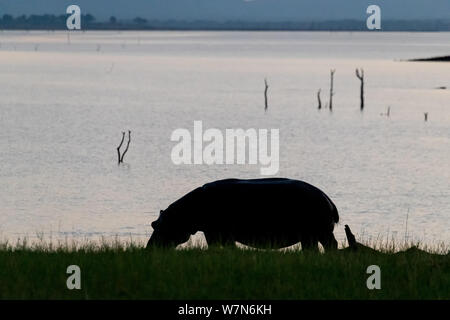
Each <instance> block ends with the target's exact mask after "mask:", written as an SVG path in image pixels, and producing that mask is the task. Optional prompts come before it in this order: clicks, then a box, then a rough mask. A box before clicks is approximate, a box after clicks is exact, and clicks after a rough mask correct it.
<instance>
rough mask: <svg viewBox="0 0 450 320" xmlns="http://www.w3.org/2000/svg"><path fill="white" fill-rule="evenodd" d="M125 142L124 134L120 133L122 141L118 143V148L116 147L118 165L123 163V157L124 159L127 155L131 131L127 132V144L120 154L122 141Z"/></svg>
mask: <svg viewBox="0 0 450 320" xmlns="http://www.w3.org/2000/svg"><path fill="white" fill-rule="evenodd" d="M124 140H125V132H124V131H122V140H121V141H120V144H119V146H118V147H117V161H118V164H121V163H122V162H123V157H125V153H127V151H128V148H129V147H130V142H131V131H130V130H128V142H127V147H126V148H125V151H124V152H123V153H122V154H120V148H121V147H122V144H123V141H124Z"/></svg>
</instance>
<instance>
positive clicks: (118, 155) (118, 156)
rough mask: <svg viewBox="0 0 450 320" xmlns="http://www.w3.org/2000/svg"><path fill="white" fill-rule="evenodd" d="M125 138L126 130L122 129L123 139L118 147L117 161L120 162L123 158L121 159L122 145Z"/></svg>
mask: <svg viewBox="0 0 450 320" xmlns="http://www.w3.org/2000/svg"><path fill="white" fill-rule="evenodd" d="M124 139H125V132H124V131H122V141H120V144H119V146H118V147H117V163H118V164H120V162H121V160H120V147H122V144H123V140H124Z"/></svg>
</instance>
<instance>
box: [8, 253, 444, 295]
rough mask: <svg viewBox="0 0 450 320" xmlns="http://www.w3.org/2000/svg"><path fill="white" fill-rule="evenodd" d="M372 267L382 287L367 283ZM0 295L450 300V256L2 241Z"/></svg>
mask: <svg viewBox="0 0 450 320" xmlns="http://www.w3.org/2000/svg"><path fill="white" fill-rule="evenodd" d="M69 265H78V266H79V267H80V269H81V290H69V289H67V286H66V280H67V278H68V277H69V276H70V275H69V274H67V273H66V270H67V267H68V266H69ZM370 265H378V266H379V267H380V270H381V289H380V290H376V289H375V290H369V289H368V288H367V285H366V281H367V279H368V277H369V276H370V274H367V273H366V270H367V267H368V266H370ZM0 299H450V256H449V255H446V256H445V255H434V254H427V253H425V252H423V251H417V250H410V251H408V252H404V253H398V254H395V255H394V254H381V253H377V252H373V251H360V252H350V251H339V252H334V253H329V254H318V253H312V252H301V251H288V252H280V251H254V250H242V249H237V248H212V249H209V250H205V249H186V250H162V249H156V250H153V251H152V252H148V251H146V250H145V249H143V248H142V247H138V246H131V247H129V246H128V247H127V248H124V247H122V246H120V245H119V246H100V247H89V246H87V247H84V248H82V249H77V250H74V249H68V248H60V249H52V248H41V249H39V248H34V249H28V248H18V249H16V250H12V249H11V248H8V247H3V248H1V247H0Z"/></svg>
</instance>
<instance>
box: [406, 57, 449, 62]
mask: <svg viewBox="0 0 450 320" xmlns="http://www.w3.org/2000/svg"><path fill="white" fill-rule="evenodd" d="M408 61H414V62H450V56H440V57H431V58H419V59H410V60H408Z"/></svg>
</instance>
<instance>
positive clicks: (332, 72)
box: [328, 69, 336, 111]
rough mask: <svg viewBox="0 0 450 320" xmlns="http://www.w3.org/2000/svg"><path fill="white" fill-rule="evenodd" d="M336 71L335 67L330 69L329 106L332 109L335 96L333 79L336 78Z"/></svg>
mask: <svg viewBox="0 0 450 320" xmlns="http://www.w3.org/2000/svg"><path fill="white" fill-rule="evenodd" d="M335 72H336V70H335V69H331V70H330V103H329V105H328V106H329V108H330V111H332V110H333V96H334V91H333V80H334V73H335Z"/></svg>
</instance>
